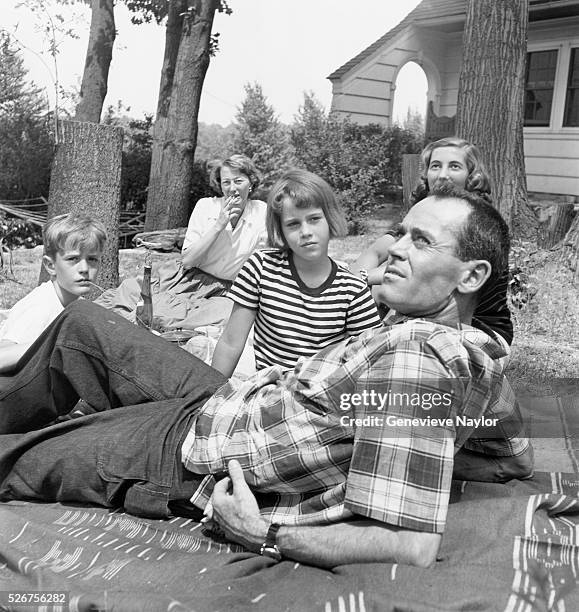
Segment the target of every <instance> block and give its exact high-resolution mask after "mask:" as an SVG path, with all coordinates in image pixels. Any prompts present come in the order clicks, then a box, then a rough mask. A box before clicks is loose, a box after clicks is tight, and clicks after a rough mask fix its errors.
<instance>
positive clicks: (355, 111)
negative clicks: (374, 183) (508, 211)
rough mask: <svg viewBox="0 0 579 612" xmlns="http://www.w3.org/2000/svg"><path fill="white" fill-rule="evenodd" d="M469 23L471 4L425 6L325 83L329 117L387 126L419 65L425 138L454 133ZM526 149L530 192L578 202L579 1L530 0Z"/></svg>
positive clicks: (452, 1) (459, 0) (429, 0)
mask: <svg viewBox="0 0 579 612" xmlns="http://www.w3.org/2000/svg"><path fill="white" fill-rule="evenodd" d="M465 18H466V0H423V2H421V3H420V4H419V5H418V6H417V7H416V8H415V9H414V10H413V11H412V12H411V13H409V14H408V16H407V17H406V18H405V19H403V20H402V21H401V22H400V23H399V24H398V25H397V26H396V27H395V28H393V29H392V30H390V31H389V32H387V33H386V34H384V36H382V37H381V38H379V39H378V40H377V41H376V42H375V43H373V44H372V45H370V46H369V47H368V48H367V49H365V50H364V51H362V52H361V53H359V54H358V55H357V56H356V57H354V58H352V59H351V60H350V61H349V62H347V63H346V64H344V65H343V66H342V67H341V68H338V69H337V70H336V71H335V72H333V73H332V74H331V75H330V76H329V77H328V78H329V79H330V81H331V82H332V86H333V98H332V111H334V112H336V113H338V114H343V115H348V116H349V117H350V118H351V119H352V120H353V121H355V122H357V123H362V124H366V123H380V124H383V125H390V124H391V116H392V107H393V102H394V96H395V95H396V92H395V88H396V86H395V85H396V77H397V75H398V73H399V71H400V69H401V68H402V67H403V66H404V65H405V64H406V63H407V62H416V63H417V64H419V65H420V66H421V67H422V69H423V70H424V72H425V74H426V79H427V82H428V92H427V100H428V105H429V109H430V112H429V114H428V117H427V127H426V129H427V137H428V136H430V140H432V139H433V138H434V137H442V136H445V135H449V134H452V133H453V131H454V120H453V117H454V115H455V114H456V102H457V97H458V78H459V73H460V67H461V61H462V35H463V29H464V23H465ZM524 142H525V164H526V170H527V185H528V189H529V191H532V192H537V193H548V194H561V195H565V196H571V197H570V198H568V199H571V200H573V199H574V200H575V201H579V0H530V6H529V30H528V54H527V71H526V94H525V127H524ZM566 199H567V198H566Z"/></svg>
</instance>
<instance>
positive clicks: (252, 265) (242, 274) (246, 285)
mask: <svg viewBox="0 0 579 612" xmlns="http://www.w3.org/2000/svg"><path fill="white" fill-rule="evenodd" d="M262 269H263V257H262V254H261V253H259V252H257V253H254V254H253V255H252V256H251V257H250V258H249V259H248V260H247V261H246V262H245V263H244V264H243V267H242V268H241V270H240V271H239V273H238V275H237V276H236V278H235V281H234V282H233V285H232V286H231V289H230V290H229V293H228V294H227V295H228V297H229V298H230V299H232V300H233V301H234V302H235V303H237V304H239V305H240V306H245V308H251V309H252V310H257V309H258V308H259V302H260V293H261V274H262Z"/></svg>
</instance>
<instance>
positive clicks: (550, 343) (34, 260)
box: [0, 210, 579, 389]
mask: <svg viewBox="0 0 579 612" xmlns="http://www.w3.org/2000/svg"><path fill="white" fill-rule="evenodd" d="M389 216H390V217H391V214H390V211H387V210H385V211H382V214H378V215H377V216H376V217H372V218H371V219H368V221H367V225H368V230H367V232H366V233H365V234H361V235H358V236H348V237H346V238H340V239H335V240H333V241H332V243H331V245H330V255H331V256H332V257H334V258H335V259H338V260H341V261H344V262H346V263H351V262H353V261H354V260H355V259H356V257H357V256H358V255H359V253H360V252H361V251H362V250H363V249H364V248H365V247H366V246H367V245H368V244H370V243H371V242H372V241H373V240H374V239H376V238H377V237H378V236H381V235H382V234H383V233H384V231H385V229H387V227H388V226H389V225H390V223H391V221H390V220H389V219H388V217H389ZM41 255H42V247H36V248H35V249H30V250H26V249H22V250H17V251H14V252H13V269H14V275H15V277H16V279H17V280H18V281H19V282H18V283H16V282H13V281H9V280H5V279H4V277H3V276H2V277H0V308H2V309H6V308H10V307H11V306H12V305H13V304H14V303H15V302H16V301H18V300H19V299H20V298H21V297H23V296H24V295H26V294H27V293H28V292H29V291H30V290H31V289H32V288H33V287H34V286H36V284H37V281H38V274H39V270H40V261H41ZM144 255H145V250H144V249H126V250H121V251H120V253H119V261H120V277H121V280H122V279H124V278H127V277H129V276H136V275H138V274H139V273H140V271H141V269H142V265H143V261H144ZM177 256H178V255H177V254H176V253H169V254H165V253H155V254H154V261H161V260H163V259H166V258H173V257H177ZM521 261H522V263H521V266H522V267H523V269H524V271H525V272H526V273H527V274H528V276H529V283H530V285H531V286H532V288H533V292H535V291H536V293H534V295H533V296H532V297H531V298H530V299H529V301H528V302H527V304H525V305H524V306H523V307H522V308H520V309H512V316H513V322H514V327H515V340H514V343H513V347H512V356H511V361H510V365H509V378H510V379H511V381H512V382H513V384H514V386H515V387H519V386H521V385H522V386H526V387H528V386H532V387H533V388H537V389H540V388H541V387H542V386H543V385H544V384H546V383H547V382H548V381H549V380H550V379H553V378H575V379H579V280H578V279H577V278H576V275H575V274H574V272H572V271H571V270H570V269H569V268H568V267H567V266H566V265H565V264H563V263H562V262H561V261H560V259H559V258H558V257H557V255H556V253H554V252H545V251H540V250H539V251H534V252H532V253H530V254H528V253H527V255H526V256H525V257H524V258H523V256H521ZM5 270H6V263H5V266H4V271H5Z"/></svg>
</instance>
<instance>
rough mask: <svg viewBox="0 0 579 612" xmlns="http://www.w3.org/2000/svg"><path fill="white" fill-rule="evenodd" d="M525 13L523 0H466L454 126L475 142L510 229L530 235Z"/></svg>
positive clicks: (534, 224)
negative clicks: (525, 136) (525, 138)
mask: <svg viewBox="0 0 579 612" xmlns="http://www.w3.org/2000/svg"><path fill="white" fill-rule="evenodd" d="M528 17H529V6H528V0H467V14H466V24H465V30H464V38H463V49H464V50H463V63H462V69H461V72H460V79H459V90H458V108H457V126H456V128H457V134H458V135H459V136H460V137H462V138H464V139H466V140H469V141H470V142H473V143H475V144H476V145H478V146H479V147H480V149H481V151H482V155H483V158H484V161H485V165H486V166H487V169H488V171H489V174H490V176H491V181H492V198H493V202H494V204H495V206H496V207H497V208H498V209H499V210H500V212H501V213H502V215H503V216H504V218H505V219H506V220H507V222H508V224H509V227H510V229H511V232H512V235H513V236H515V237H517V238H524V239H532V240H534V239H536V235H537V219H536V217H535V214H534V212H533V211H532V209H531V208H530V207H529V206H528V201H527V179H526V175H525V159H524V152H523V100H524V86H525V61H526V53H527V26H528Z"/></svg>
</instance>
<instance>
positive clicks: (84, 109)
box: [74, 0, 116, 123]
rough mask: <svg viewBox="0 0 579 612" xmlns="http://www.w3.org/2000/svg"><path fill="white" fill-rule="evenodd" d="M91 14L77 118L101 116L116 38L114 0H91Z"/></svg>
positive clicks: (98, 118)
mask: <svg viewBox="0 0 579 612" xmlns="http://www.w3.org/2000/svg"><path fill="white" fill-rule="evenodd" d="M91 7H92V17H91V22H90V35H89V39H88V48H87V51H86V60H85V64H84V73H83V75H82V85H81V87H80V102H79V103H78V105H77V107H76V114H75V117H74V118H75V120H76V121H92V122H94V123H98V122H99V121H100V119H101V113H102V110H103V104H104V101H105V96H106V95H107V80H108V77H109V67H110V65H111V60H112V57H113V43H114V42H115V35H116V31H115V16H114V11H113V0H91Z"/></svg>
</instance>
